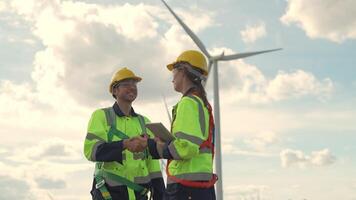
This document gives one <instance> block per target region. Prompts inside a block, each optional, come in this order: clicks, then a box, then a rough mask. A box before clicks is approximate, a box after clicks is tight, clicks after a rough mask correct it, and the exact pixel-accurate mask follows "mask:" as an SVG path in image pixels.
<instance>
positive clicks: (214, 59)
mask: <svg viewBox="0 0 356 200" xmlns="http://www.w3.org/2000/svg"><path fill="white" fill-rule="evenodd" d="M161 1H162V2H163V4H164V5H165V6H166V7H167V9H168V10H169V12H170V13H171V14H172V15H173V16H174V18H175V19H176V20H177V21H178V23H179V24H180V25H181V26H182V27H183V29H184V31H185V32H186V33H187V34H188V35H189V36H190V38H191V39H192V40H193V41H194V43H195V44H196V45H197V46H198V48H199V49H200V50H201V51H202V52H203V53H204V55H205V56H206V57H207V58H208V61H209V64H208V71H209V75H210V70H211V68H214V71H213V75H214V77H213V78H214V86H213V89H214V119H215V136H216V137H215V140H216V156H215V170H216V173H217V174H218V177H219V180H218V182H217V186H216V193H217V199H218V200H223V179H222V171H221V169H222V167H221V134H220V102H219V79H218V61H229V60H236V59H240V58H245V57H249V56H254V55H257V54H262V53H268V52H272V51H278V50H281V48H278V49H270V50H265V51H255V52H246V53H237V54H231V55H225V54H224V52H222V53H221V54H220V55H215V56H212V55H210V53H209V52H208V51H207V50H206V48H205V45H204V44H203V42H202V41H201V40H200V39H199V38H198V36H197V35H196V34H195V33H194V32H193V31H192V30H191V29H190V28H189V27H188V26H187V25H186V24H185V23H184V22H183V21H182V20H181V19H180V18H179V17H178V16H177V14H176V13H175V12H174V11H173V10H172V9H171V8H170V7H169V6H168V4H167V3H166V2H165V1H164V0H161Z"/></svg>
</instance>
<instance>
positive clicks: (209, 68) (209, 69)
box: [203, 60, 213, 87]
mask: <svg viewBox="0 0 356 200" xmlns="http://www.w3.org/2000/svg"><path fill="white" fill-rule="evenodd" d="M212 65H213V62H211V61H210V60H209V64H208V76H207V77H206V80H205V81H204V82H203V87H205V86H206V83H207V82H208V79H209V76H210V71H211V66H212Z"/></svg>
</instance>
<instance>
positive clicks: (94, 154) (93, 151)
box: [90, 141, 104, 161]
mask: <svg viewBox="0 0 356 200" xmlns="http://www.w3.org/2000/svg"><path fill="white" fill-rule="evenodd" d="M101 144H104V142H103V141H98V142H96V143H95V144H94V146H93V148H92V150H91V155H90V158H91V160H92V161H96V151H97V150H98V146H99V145H101Z"/></svg>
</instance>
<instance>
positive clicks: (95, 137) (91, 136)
mask: <svg viewBox="0 0 356 200" xmlns="http://www.w3.org/2000/svg"><path fill="white" fill-rule="evenodd" d="M85 139H87V140H99V141H102V142H105V140H104V139H103V138H101V137H99V136H97V135H95V134H94V133H87V136H86V137H85Z"/></svg>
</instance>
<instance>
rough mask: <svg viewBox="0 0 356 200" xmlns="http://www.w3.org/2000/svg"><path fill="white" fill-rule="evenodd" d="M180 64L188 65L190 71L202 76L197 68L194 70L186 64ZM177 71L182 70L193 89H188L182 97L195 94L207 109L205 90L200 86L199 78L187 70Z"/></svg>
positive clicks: (201, 71)
mask: <svg viewBox="0 0 356 200" xmlns="http://www.w3.org/2000/svg"><path fill="white" fill-rule="evenodd" d="M180 63H184V64H188V65H189V66H190V67H191V70H195V71H197V72H198V73H199V74H203V70H201V69H199V68H196V67H194V66H192V65H190V64H189V63H188V62H180ZM177 64H178V66H179V63H177ZM178 68H179V69H181V70H183V71H184V73H185V74H186V75H187V77H188V79H189V80H190V81H191V82H192V83H193V85H194V87H192V88H190V89H189V90H188V91H187V92H186V93H185V94H184V95H189V94H192V93H193V94H196V95H197V96H199V97H200V98H201V99H202V100H203V102H204V105H205V106H206V107H208V104H209V102H208V99H207V97H206V92H205V89H204V87H203V85H202V80H201V78H200V77H198V76H197V75H195V74H193V73H191V72H190V71H189V70H188V69H187V68H185V67H183V68H180V67H178Z"/></svg>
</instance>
